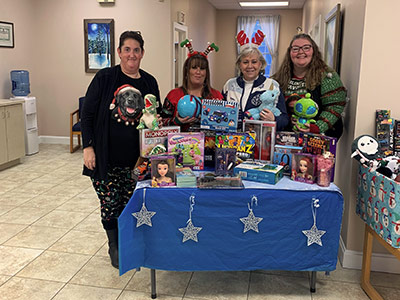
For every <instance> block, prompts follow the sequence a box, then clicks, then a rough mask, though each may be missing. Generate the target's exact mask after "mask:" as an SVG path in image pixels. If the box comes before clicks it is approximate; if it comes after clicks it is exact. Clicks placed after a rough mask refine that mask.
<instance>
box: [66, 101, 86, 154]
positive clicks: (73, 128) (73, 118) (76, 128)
mask: <svg viewBox="0 0 400 300" xmlns="http://www.w3.org/2000/svg"><path fill="white" fill-rule="evenodd" d="M84 100H85V97H80V98H79V108H78V109H77V110H75V111H73V112H72V113H70V117H69V121H70V122H69V124H70V133H69V151H70V152H71V153H74V152H75V151H76V150H78V149H79V148H80V147H81V118H80V112H81V111H82V106H83V101H84ZM75 135H76V136H77V137H78V145H76V146H74V136H75Z"/></svg>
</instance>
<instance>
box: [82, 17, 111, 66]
mask: <svg viewBox="0 0 400 300" xmlns="http://www.w3.org/2000/svg"><path fill="white" fill-rule="evenodd" d="M83 23H84V33H85V70H86V72H89V73H96V72H97V71H98V70H100V69H103V68H107V67H112V66H114V65H115V43H114V19H84V22H83Z"/></svg>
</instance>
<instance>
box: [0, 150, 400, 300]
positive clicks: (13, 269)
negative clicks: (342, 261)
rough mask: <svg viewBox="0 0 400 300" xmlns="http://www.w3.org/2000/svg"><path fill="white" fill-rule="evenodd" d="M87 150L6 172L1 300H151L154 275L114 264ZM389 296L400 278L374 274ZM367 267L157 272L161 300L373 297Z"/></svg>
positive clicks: (45, 155)
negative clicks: (364, 284) (312, 271)
mask: <svg viewBox="0 0 400 300" xmlns="http://www.w3.org/2000/svg"><path fill="white" fill-rule="evenodd" d="M81 168H82V151H77V152H75V153H74V154H70V153H69V147H68V146H67V145H49V144H41V145H40V152H39V153H38V154H35V155H32V156H27V157H26V158H24V159H23V163H22V164H19V165H17V166H15V167H12V168H9V169H6V170H3V171H0V299H2V300H8V299H10V300H11V299H12V300H16V299H21V300H25V299H27V300H36V299H37V300H47V299H54V300H64V299H71V300H80V299H84V300H91V299H95V300H99V299H105V300H108V299H110V300H111V299H118V300H128V299H137V300H139V299H151V298H150V271H149V270H148V269H142V270H141V271H140V272H136V271H135V270H132V271H130V272H128V273H126V274H124V275H123V276H121V277H120V276H118V271H117V270H116V269H114V268H113V267H112V266H111V265H110V261H109V257H108V254H107V249H108V247H107V244H106V235H105V232H104V231H103V229H102V227H101V223H100V216H99V205H98V201H97V197H96V194H95V193H94V191H93V189H92V187H91V183H90V180H89V179H88V178H87V177H85V176H82V175H81ZM371 281H372V283H373V285H374V286H375V287H376V289H377V290H378V292H379V293H381V295H382V296H383V297H384V299H387V300H390V299H399V297H400V296H399V294H400V275H395V274H386V273H377V272H373V273H372V274H371ZM359 282H360V270H349V269H343V268H341V266H340V265H339V264H338V267H337V270H336V271H334V272H331V273H330V275H329V276H326V275H325V274H324V273H323V272H318V273H317V285H316V288H317V292H316V293H313V294H311V293H310V292H309V274H308V272H287V271H253V272H194V273H192V272H166V271H157V296H158V297H157V298H158V299H165V300H167V299H168V300H178V299H185V300H190V299H192V300H195V299H197V300H199V299H203V300H204V299H212V300H225V299H226V300H239V299H240V300H242V299H243V300H247V299H248V300H258V299H270V300H279V299H296V300H303V299H304V300H306V299H307V300H311V299H313V300H320V299H352V300H354V299H368V297H367V296H366V294H365V293H364V292H363V291H362V289H361V288H360V284H359Z"/></svg>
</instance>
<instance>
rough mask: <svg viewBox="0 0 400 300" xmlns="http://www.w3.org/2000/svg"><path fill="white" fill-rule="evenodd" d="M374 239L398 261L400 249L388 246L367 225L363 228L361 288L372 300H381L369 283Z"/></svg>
mask: <svg viewBox="0 0 400 300" xmlns="http://www.w3.org/2000/svg"><path fill="white" fill-rule="evenodd" d="M374 238H375V239H376V240H377V241H378V242H379V243H380V244H381V245H382V246H384V247H385V248H386V249H387V250H388V251H389V252H390V253H392V254H393V255H394V256H396V258H397V259H400V249H399V248H397V249H396V248H393V247H392V246H390V245H389V244H388V243H387V242H386V241H385V240H384V239H382V237H380V236H379V235H378V234H377V233H376V232H375V231H374V230H373V229H372V228H371V227H370V226H369V225H368V224H365V228H364V249H363V262H362V271H361V288H362V289H363V290H364V292H365V293H366V294H367V295H368V297H369V298H371V299H372V300H383V298H382V296H381V295H380V294H379V293H378V291H377V290H376V289H375V288H374V287H373V286H372V284H371V282H370V274H371V256H372V244H373V239H374Z"/></svg>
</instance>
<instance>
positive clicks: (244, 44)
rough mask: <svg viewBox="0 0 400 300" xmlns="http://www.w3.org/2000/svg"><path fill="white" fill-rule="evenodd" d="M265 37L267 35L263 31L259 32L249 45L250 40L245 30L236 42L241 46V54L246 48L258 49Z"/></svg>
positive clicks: (239, 34) (237, 36) (241, 31)
mask: <svg viewBox="0 0 400 300" xmlns="http://www.w3.org/2000/svg"><path fill="white" fill-rule="evenodd" d="M264 37H265V34H264V33H263V32H262V31H261V30H257V32H256V33H255V35H254V37H253V38H252V39H251V43H249V38H248V37H247V35H246V33H245V32H244V31H243V30H240V31H239V33H238V34H237V35H236V41H237V42H238V44H239V45H240V48H239V49H240V52H242V50H243V49H245V48H251V47H252V48H258V47H259V46H260V45H261V44H262V42H263V40H264Z"/></svg>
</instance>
